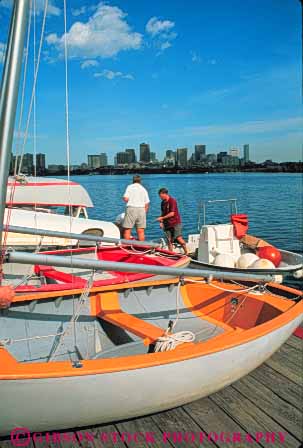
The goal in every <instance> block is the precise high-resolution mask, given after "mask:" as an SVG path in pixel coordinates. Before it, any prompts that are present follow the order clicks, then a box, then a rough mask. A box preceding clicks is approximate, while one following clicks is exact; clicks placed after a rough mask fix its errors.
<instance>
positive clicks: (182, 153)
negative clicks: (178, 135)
mask: <svg viewBox="0 0 303 448" xmlns="http://www.w3.org/2000/svg"><path fill="white" fill-rule="evenodd" d="M177 165H178V167H179V168H186V167H187V148H178V149H177Z"/></svg>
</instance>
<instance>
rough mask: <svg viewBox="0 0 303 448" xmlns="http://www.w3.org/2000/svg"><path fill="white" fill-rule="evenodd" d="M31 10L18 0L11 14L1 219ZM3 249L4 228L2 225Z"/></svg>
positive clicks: (0, 117)
mask: <svg viewBox="0 0 303 448" xmlns="http://www.w3.org/2000/svg"><path fill="white" fill-rule="evenodd" d="M28 11H29V0H15V1H14V9H13V13H12V18H11V26H10V35H9V41H8V42H9V43H8V47H7V51H6V57H5V64H4V69H3V78H2V85H1V98H0V223H1V224H2V223H3V220H4V211H5V204H6V191H7V181H8V175H9V165H10V158H11V151H12V143H13V136H14V125H15V118H16V109H17V102H18V87H19V81H20V75H21V67H22V59H23V48H24V37H25V30H26V25H27V17H28ZM0 250H2V229H1V228H0Z"/></svg>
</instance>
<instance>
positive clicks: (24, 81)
mask: <svg viewBox="0 0 303 448" xmlns="http://www.w3.org/2000/svg"><path fill="white" fill-rule="evenodd" d="M31 20H32V2H30V11H29V19H28V27H27V38H26V47H25V62H24V71H23V81H22V94H21V104H20V115H19V122H18V131H17V143H16V159H15V165H14V177H16V175H17V169H18V155H19V154H18V153H19V147H20V140H21V126H22V121H23V110H24V96H25V86H26V78H27V65H28V53H29V40H30V30H31Z"/></svg>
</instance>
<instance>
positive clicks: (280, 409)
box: [233, 375, 303, 441]
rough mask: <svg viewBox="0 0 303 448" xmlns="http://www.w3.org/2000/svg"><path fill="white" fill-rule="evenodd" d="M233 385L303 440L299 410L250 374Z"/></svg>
mask: <svg viewBox="0 0 303 448" xmlns="http://www.w3.org/2000/svg"><path fill="white" fill-rule="evenodd" d="M233 387H234V388H235V389H236V390H237V391H239V392H240V393H241V394H242V395H243V396H244V397H247V398H248V399H249V401H251V402H252V403H254V404H255V405H256V406H257V407H259V408H260V409H261V410H262V411H263V412H264V413H266V414H267V415H268V416H270V417H271V418H272V419H273V420H275V421H276V422H278V423H279V424H280V425H281V426H282V427H283V428H284V429H285V430H286V431H287V432H288V433H289V434H292V435H293V436H294V437H296V438H297V439H298V441H301V440H303V414H302V412H301V411H299V410H298V409H297V408H295V407H294V406H291V405H290V404H289V403H287V402H285V401H284V400H283V399H281V398H280V397H279V396H278V395H277V394H275V393H274V392H272V391H271V390H270V389H268V388H267V387H265V386H264V385H263V384H261V383H260V382H259V381H257V380H256V379H255V378H254V377H253V376H252V375H249V376H246V377H245V378H242V379H241V380H239V381H237V382H236V383H235V384H234V385H233Z"/></svg>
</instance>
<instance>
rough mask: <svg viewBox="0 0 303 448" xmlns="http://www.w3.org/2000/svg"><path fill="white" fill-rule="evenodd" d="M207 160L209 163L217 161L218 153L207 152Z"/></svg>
mask: <svg viewBox="0 0 303 448" xmlns="http://www.w3.org/2000/svg"><path fill="white" fill-rule="evenodd" d="M206 160H207V162H208V163H209V164H213V163H216V162H217V154H207V156H206Z"/></svg>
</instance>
